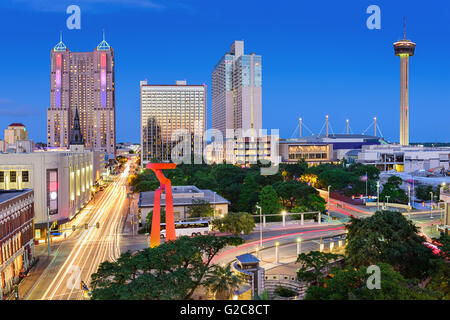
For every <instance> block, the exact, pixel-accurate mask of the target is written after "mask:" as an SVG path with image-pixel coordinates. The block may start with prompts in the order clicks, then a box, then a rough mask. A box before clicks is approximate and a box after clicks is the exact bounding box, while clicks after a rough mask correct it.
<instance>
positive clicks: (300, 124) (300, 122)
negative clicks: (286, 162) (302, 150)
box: [298, 118, 302, 138]
mask: <svg viewBox="0 0 450 320" xmlns="http://www.w3.org/2000/svg"><path fill="white" fill-rule="evenodd" d="M298 121H299V124H298V130H299V136H298V137H299V138H301V137H302V118H300V119H298Z"/></svg>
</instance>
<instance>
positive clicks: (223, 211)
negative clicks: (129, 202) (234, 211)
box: [139, 186, 230, 222]
mask: <svg viewBox="0 0 450 320" xmlns="http://www.w3.org/2000/svg"><path fill="white" fill-rule="evenodd" d="M154 201H155V191H148V192H141V193H139V208H140V209H141V219H142V221H145V220H146V219H147V215H148V213H149V212H150V211H153V206H154ZM172 201H173V215H174V219H175V221H180V220H186V219H188V218H189V217H190V208H191V206H192V205H195V204H196V203H199V202H203V201H204V202H205V203H209V204H210V205H211V207H212V209H213V210H214V216H215V217H223V216H224V215H227V214H228V205H229V204H230V202H229V201H228V200H227V199H225V198H223V197H221V196H219V195H218V194H217V193H216V192H214V191H211V190H200V189H199V188H197V187H196V186H175V187H174V186H172ZM165 206H166V194H165V193H163V194H161V208H165ZM161 222H165V221H161Z"/></svg>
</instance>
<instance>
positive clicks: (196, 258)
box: [91, 236, 243, 300]
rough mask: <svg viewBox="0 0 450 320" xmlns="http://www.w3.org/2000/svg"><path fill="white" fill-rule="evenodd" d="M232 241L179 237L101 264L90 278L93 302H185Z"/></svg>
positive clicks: (227, 238)
mask: <svg viewBox="0 0 450 320" xmlns="http://www.w3.org/2000/svg"><path fill="white" fill-rule="evenodd" d="M242 242H243V241H242V239H240V238H236V237H216V236H197V237H194V238H190V237H186V236H184V237H180V238H179V239H177V240H176V241H169V242H166V243H164V244H162V245H160V246H158V247H155V248H146V249H144V250H141V251H138V252H136V253H133V254H132V253H131V252H129V251H128V252H126V253H123V254H122V255H121V256H120V257H119V258H118V259H117V261H115V262H109V261H104V262H102V263H101V264H100V266H99V268H98V270H97V272H96V273H94V274H93V275H92V276H91V279H92V281H91V285H92V297H91V298H92V299H94V300H188V299H190V298H191V297H192V294H193V293H194V292H195V290H196V289H197V288H199V287H200V286H204V285H206V279H207V277H206V276H207V275H208V274H209V273H210V272H212V271H213V270H214V268H215V267H213V266H212V265H211V261H212V259H213V258H214V257H215V256H216V255H217V253H219V251H220V250H222V249H223V248H224V247H225V246H227V245H239V244H242Z"/></svg>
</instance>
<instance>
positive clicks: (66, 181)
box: [0, 151, 104, 239]
mask: <svg viewBox="0 0 450 320" xmlns="http://www.w3.org/2000/svg"><path fill="white" fill-rule="evenodd" d="M99 153H100V152H99V151H95V152H92V151H85V152H71V151H46V152H33V153H27V154H20V155H17V154H0V190H22V189H28V188H29V189H33V191H34V199H35V238H36V239H44V238H45V232H46V229H47V210H49V211H48V213H49V221H50V223H53V222H55V221H57V224H58V225H59V226H62V225H64V224H65V223H66V222H69V221H70V220H72V218H73V217H75V215H76V214H77V213H78V212H79V211H80V209H81V208H83V206H84V205H85V204H86V203H87V202H88V201H89V200H90V196H91V187H92V186H93V185H94V183H95V181H96V179H97V178H98V177H100V176H101V170H102V169H103V168H104V156H103V157H102V156H101V155H100V154H99ZM102 159H103V162H100V161H102Z"/></svg>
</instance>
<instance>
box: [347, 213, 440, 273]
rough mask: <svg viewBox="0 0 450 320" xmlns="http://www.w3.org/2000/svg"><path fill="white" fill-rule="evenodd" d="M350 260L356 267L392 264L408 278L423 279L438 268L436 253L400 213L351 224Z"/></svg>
mask: <svg viewBox="0 0 450 320" xmlns="http://www.w3.org/2000/svg"><path fill="white" fill-rule="evenodd" d="M347 229H348V234H347V247H346V255H347V260H348V262H349V263H350V264H351V265H354V266H355V267H361V266H369V265H371V264H378V263H382V262H384V263H388V264H390V265H392V267H393V268H394V269H395V270H396V271H399V272H400V273H401V274H402V275H403V276H404V277H406V278H417V279H423V278H425V277H426V276H427V275H428V274H430V273H432V272H433V270H435V263H436V259H437V258H436V256H434V255H433V253H432V251H431V249H429V248H428V247H426V246H424V245H423V242H425V239H424V238H423V237H421V236H419V235H418V229H417V227H416V226H415V225H414V224H413V223H412V222H411V221H410V220H408V219H406V218H405V217H404V216H403V215H402V214H401V213H400V212H394V211H383V212H379V211H378V212H376V213H375V214H374V215H372V216H370V217H368V218H365V219H355V218H353V217H352V218H351V220H350V224H349V225H347Z"/></svg>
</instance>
